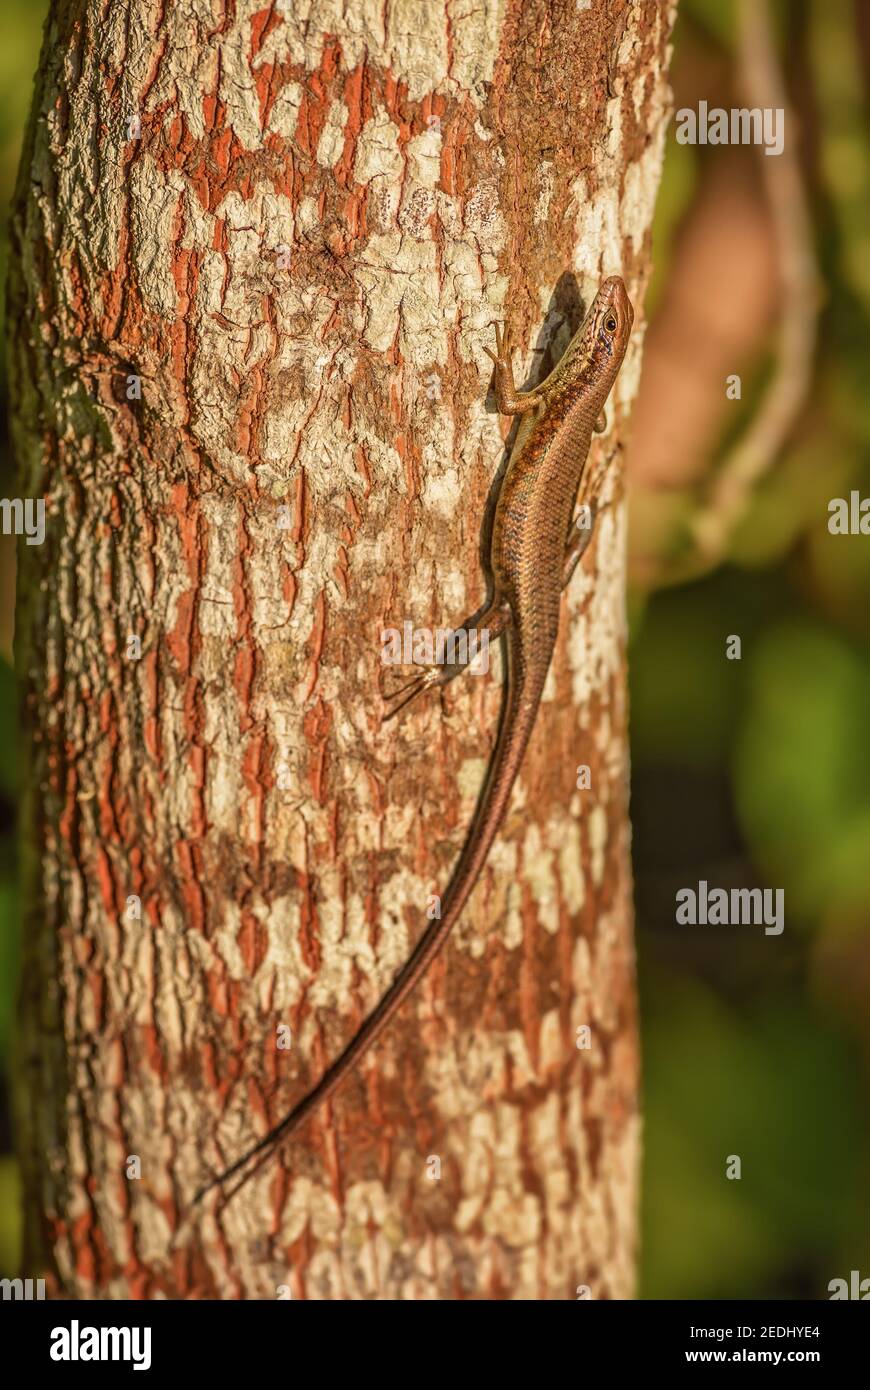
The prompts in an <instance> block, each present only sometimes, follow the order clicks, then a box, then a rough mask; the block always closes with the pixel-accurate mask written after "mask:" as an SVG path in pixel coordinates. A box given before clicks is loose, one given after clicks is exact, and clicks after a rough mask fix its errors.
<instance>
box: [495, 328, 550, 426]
mask: <svg viewBox="0 0 870 1390" xmlns="http://www.w3.org/2000/svg"><path fill="white" fill-rule="evenodd" d="M494 327H495V352H490V350H489V348H488V347H485V348H484V349H483V350H484V352H485V353H486V355H487V357H491V358H492V360H493V362H494V363H495V403H496V405H497V406H498V409H499V414H501V415H524V414H525V413H526V411H527V410H534V408H535V406H537V405H540V404H541V402H542V401H543V400H544V399H545V397H544V392H543V391H518V390H517V388H516V386H515V385H514V369H513V367H512V365H511V346H510V341H509V338H508V332H507V329H506V328H503V327H501V326H500V325H499V324H495V325H494Z"/></svg>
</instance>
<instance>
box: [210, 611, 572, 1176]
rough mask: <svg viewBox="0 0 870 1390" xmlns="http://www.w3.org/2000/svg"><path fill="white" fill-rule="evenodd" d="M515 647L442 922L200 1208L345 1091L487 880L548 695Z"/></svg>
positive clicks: (429, 931) (435, 924)
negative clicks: (313, 1080) (304, 1091)
mask: <svg viewBox="0 0 870 1390" xmlns="http://www.w3.org/2000/svg"><path fill="white" fill-rule="evenodd" d="M507 647H508V661H507V667H508V673H507V683H506V694H505V699H504V703H503V707H502V716H501V721H500V725H499V734H498V741H497V743H496V747H495V750H494V752H493V755H492V758H491V760H490V765H489V770H488V773H487V778H486V782H485V784H484V788H483V791H482V793H481V796H480V800H479V801H478V804H477V809H476V811H475V814H474V818H473V820H472V822H471V827H470V829H469V832H468V835H467V836H466V840H465V844H464V846H463V849H462V852H461V854H460V856H459V859H458V860H457V863H456V867H455V869H454V870H453V873H452V875H451V877H450V882H449V884H448V886H447V889H446V890H445V893H444V895H443V901H442V915H441V917H440V918H438V919H437V920H436V921H434V922H433V923H432V925H431V926H429V927H428V928H427V929H426V930H425V931H424V932H423V935H422V936H421V937H420V939H419V941H418V942H417V945H416V946H415V947H414V950H413V951H412V953H411V955H410V956H409V957H408V960H407V961H406V962H405V964H404V965H403V967H402V969H401V971H400V972H399V974H398V975H397V976H396V978H395V980H394V981H393V983H392V985H391V986H390V988H389V989H388V990H387V992H386V994H385V995H384V997H383V999H382V1000H381V1001H380V1003H379V1004H378V1005H377V1007H376V1008H375V1009H374V1010H373V1012H372V1013H370V1014H369V1016H368V1018H367V1019H366V1021H365V1023H363V1025H362V1027H361V1028H360V1029H359V1030H358V1032H357V1033H356V1034H355V1035H354V1037H353V1038H352V1039H351V1041H350V1042H349V1043H348V1045H347V1047H346V1048H345V1049H344V1051H343V1052H342V1053H341V1054H340V1055H339V1056H338V1057H337V1058H336V1060H335V1061H334V1062H333V1063H332V1065H331V1066H330V1067H329V1068H328V1069H327V1070H326V1071H325V1072H324V1074H323V1076H322V1077H321V1078H320V1080H319V1081H318V1083H317V1085H316V1086H315V1087H314V1089H313V1090H311V1091H309V1093H308V1095H307V1096H305V1098H304V1099H303V1100H301V1101H300V1102H299V1104H298V1105H297V1106H295V1107H294V1109H293V1110H291V1111H290V1113H289V1115H286V1116H285V1117H284V1119H283V1120H281V1121H280V1123H279V1124H277V1125H275V1127H274V1128H273V1129H271V1130H270V1131H269V1133H268V1134H266V1135H264V1136H263V1138H262V1139H260V1140H259V1141H258V1142H257V1143H256V1144H254V1145H253V1147H252V1148H250V1149H249V1150H248V1151H247V1153H245V1154H243V1155H242V1157H241V1158H240V1159H237V1161H236V1162H235V1163H233V1164H232V1165H231V1167H229V1168H227V1169H225V1170H224V1172H222V1173H220V1174H219V1175H218V1176H217V1177H216V1178H212V1179H211V1181H209V1182H208V1183H206V1185H205V1186H204V1187H202V1188H201V1189H200V1190H199V1192H198V1193H197V1194H196V1197H195V1198H194V1201H196V1202H198V1201H199V1199H200V1198H201V1197H203V1196H204V1195H205V1193H206V1192H208V1191H210V1189H211V1188H212V1187H215V1186H217V1185H219V1184H223V1183H225V1182H227V1181H228V1180H229V1179H230V1178H232V1177H234V1176H235V1175H236V1174H237V1173H239V1172H241V1170H242V1169H243V1168H246V1167H247V1165H248V1164H249V1163H252V1161H253V1160H254V1159H257V1160H258V1161H257V1162H256V1163H254V1164H253V1166H252V1168H251V1169H250V1172H248V1173H247V1174H246V1175H245V1177H244V1178H243V1179H242V1180H241V1181H240V1183H239V1184H238V1186H237V1187H236V1188H234V1189H233V1191H234V1192H235V1191H237V1190H238V1187H240V1186H242V1184H243V1183H244V1182H247V1180H248V1178H249V1177H251V1176H253V1174H254V1173H255V1172H256V1171H257V1169H258V1168H259V1167H260V1165H261V1164H262V1163H265V1162H266V1161H267V1159H268V1158H269V1156H270V1154H272V1153H273V1152H274V1150H275V1149H276V1147H277V1146H278V1145H279V1144H280V1143H282V1142H283V1141H284V1140H285V1139H288V1138H289V1137H290V1135H291V1134H293V1133H294V1132H295V1131H296V1130H297V1129H298V1128H299V1127H300V1125H302V1124H303V1123H304V1121H305V1120H306V1119H307V1118H308V1116H309V1115H310V1114H311V1113H312V1112H313V1111H314V1110H316V1109H317V1108H318V1107H319V1106H320V1105H322V1104H323V1102H324V1101H325V1100H327V1099H328V1098H329V1097H330V1096H331V1095H332V1094H333V1092H334V1091H335V1090H337V1088H338V1087H339V1086H340V1085H341V1083H342V1081H343V1080H344V1079H345V1077H346V1076H347V1075H348V1073H349V1072H350V1071H351V1070H352V1069H353V1068H354V1066H355V1065H356V1063H357V1062H358V1061H359V1060H360V1058H361V1057H362V1056H363V1054H364V1053H365V1052H366V1051H367V1050H368V1048H370V1047H371V1045H372V1043H373V1042H374V1041H375V1040H376V1038H378V1037H379V1035H380V1034H381V1033H382V1031H383V1030H384V1028H386V1026H387V1024H388V1023H389V1022H390V1020H391V1018H392V1017H393V1015H394V1014H395V1013H396V1011H397V1009H399V1008H401V1006H402V1004H403V1003H404V1001H405V1000H406V999H407V997H408V995H409V994H410V993H411V991H412V990H413V989H414V988H415V986H416V985H417V984H418V983H419V981H420V980H421V979H422V977H423V976H424V975H425V974H426V971H427V970H428V969H429V966H430V965H431V964H432V962H433V960H434V959H435V957H436V956H437V955H438V953H439V951H441V949H442V948H443V946H444V944H445V942H446V940H447V938H448V936H449V935H450V932H451V929H452V928H453V926H454V925H455V923H456V921H457V919H458V917H459V914H460V913H461V912H462V909H463V908H464V906H465V904H466V902H467V901H468V898H469V895H470V894H471V891H472V889H473V888H474V885H475V883H476V882H477V879H478V878H479V876H480V872H481V870H482V868H483V866H484V864H485V862H486V859H487V856H488V854H489V851H490V849H491V847H492V842H493V840H494V839H495V837H496V835H497V833H498V829H499V826H500V825H501V822H502V820H503V819H504V814H505V811H506V810H507V805H508V801H509V799H510V794H511V789H512V787H513V784H514V782H515V780H516V777H517V773H518V772H519V770H520V765H521V763H522V760H523V755H524V753H525V751H526V746H527V744H528V741H529V738H530V736H531V732H532V729H533V727H534V723H535V717H536V715H537V712H538V704H539V702H540V698H541V690H542V689H543V677H540V676H539V677H537V678H531V677H530V674H529V672H528V670H527V669H525V666H524V663H520V662H518V661H517V660H516V655H517V654H516V651H515V647H514V640H513V635H512V633H511V632H510V630H509V631H508V640H507ZM518 668H519V669H518ZM544 675H546V672H544ZM532 687H534V688H532ZM232 1195H233V1194H232V1193H230V1194H229V1196H232ZM228 1199H229V1198H228Z"/></svg>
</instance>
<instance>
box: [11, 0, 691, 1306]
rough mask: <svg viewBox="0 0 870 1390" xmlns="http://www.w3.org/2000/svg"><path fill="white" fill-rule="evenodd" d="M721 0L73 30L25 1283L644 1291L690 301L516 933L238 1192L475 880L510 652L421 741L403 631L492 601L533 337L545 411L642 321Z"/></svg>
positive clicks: (396, 1030) (532, 820)
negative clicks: (219, 1193)
mask: <svg viewBox="0 0 870 1390" xmlns="http://www.w3.org/2000/svg"><path fill="white" fill-rule="evenodd" d="M672 8H673V7H672V4H671V3H670V0H649V3H645V4H643V5H630V6H629V5H628V4H620V3H618V0H617V2H616V3H604V0H577V3H568V0H522V3H520V0H479V2H478V3H477V4H475V5H473V6H472V5H467V4H465V3H464V0H353V3H348V2H347V0H296V3H291V2H290V0H284V2H283V3H273V4H271V5H267V6H265V7H262V6H259V7H258V6H257V5H256V4H254V3H250V0H237V2H236V3H235V4H229V3H228V4H226V5H225V6H224V5H221V4H220V3H218V0H211V3H209V0H176V3H173V4H170V5H164V4H158V3H149V2H148V0H117V3H113V4H111V5H105V4H104V3H103V0H58V2H57V3H56V4H55V5H54V7H53V10H52V14H51V17H50V20H49V23H48V28H47V34H46V43H45V49H44V53H43V58H42V62H41V66H40V70H39V73H38V77H37V88H36V96H35V103H34V110H33V116H32V121H31V126H30V130H29V135H28V142H27V146H26V150H25V155H24V161H23V166H22V176H21V181H20V186H19V194H18V198H17V204H16V207H15V211H14V242H15V245H14V261H13V269H12V279H11V286H10V321H11V335H12V336H11V373H12V383H13V392H14V403H15V430H16V438H17V447H18V450H19V457H20V464H21V484H20V491H21V495H22V496H41V497H44V498H45V499H46V504H47V537H46V541H45V544H44V545H43V546H42V547H41V548H38V547H24V546H22V549H21V574H20V592H19V606H18V616H17V623H18V629H17V635H16V646H17V660H18V663H19V669H20V673H21V677H22V684H23V698H24V707H25V712H26V725H27V733H26V742H27V760H28V768H27V774H26V775H27V786H28V789H29V790H28V794H27V802H26V811H25V816H24V840H25V845H26V848H27V862H26V873H25V879H26V882H25V901H26V916H25V928H24V930H25V941H24V946H25V957H26V959H25V974H24V984H23V997H22V1026H21V1044H20V1066H19V1075H20V1077H21V1080H22V1084H21V1087H20V1097H19V1111H20V1115H19V1136H20V1148H21V1157H22V1163H23V1167H24V1174H25V1186H26V1203H27V1215H26V1228H27V1249H26V1254H25V1264H26V1267H27V1272H28V1273H29V1274H32V1275H37V1274H39V1273H44V1272H47V1273H49V1275H50V1277H52V1278H53V1280H54V1286H55V1287H56V1288H58V1289H61V1290H63V1291H64V1292H65V1293H66V1294H67V1295H70V1296H79V1297H84V1298H91V1297H112V1298H117V1297H122V1298H123V1297H161V1296H164V1297H166V1296H168V1297H202V1296H206V1297H220V1298H235V1297H276V1296H279V1297H280V1296H286V1295H287V1294H288V1293H290V1294H292V1296H293V1297H308V1298H477V1297H495V1298H506V1297H508V1298H509V1297H523V1298H533V1299H537V1298H574V1297H576V1290H577V1286H578V1285H585V1286H588V1287H589V1290H590V1291H591V1294H592V1296H593V1297H627V1296H630V1295H631V1293H632V1289H633V1263H634V1251H635V1202H636V1172H637V1157H638V1120H637V1058H636V1035H635V1012H634V986H633V953H632V946H631V888H630V870H629V833H628V819H627V748H626V696H625V673H624V619H623V604H624V594H623V588H624V540H625V515H624V507H623V504H622V500H621V499H622V468H621V447H620V446H619V440H620V438H621V437H622V435H623V433H624V427H625V422H626V417H627V412H628V408H629V405H630V402H631V400H632V398H633V396H634V394H635V390H636V386H637V378H638V371H639V360H640V342H641V337H642V326H640V325H642V314H639V326H638V329H637V331H636V333H635V337H634V341H633V344H632V346H631V348H630V351H629V357H628V359H627V362H626V365H625V367H624V369H623V372H622V375H621V377H620V379H619V382H618V385H617V390H616V393H615V398H614V400H613V402H612V405H611V407H610V417H611V418H610V421H609V425H610V428H609V430H608V433H607V434H606V435H605V436H604V437H603V438H601V439H597V440H596V441H595V443H594V444H593V458H592V466H593V470H597V471H599V472H603V469H604V466H605V463H606V462H607V460H608V459H611V460H612V462H611V463H610V466H609V468H608V469H607V472H606V474H605V475H604V484H603V486H604V496H605V498H607V499H609V500H610V501H611V502H612V505H611V506H610V507H609V508H608V509H607V510H606V511H605V512H604V513H603V514H602V516H601V518H600V520H599V523H598V529H597V539H596V542H595V544H594V545H593V547H592V548H591V550H590V551H589V552H587V556H586V558H585V560H584V562H583V565H582V567H581V570H580V571H578V573H577V575H576V576H575V579H574V581H573V583H572V585H571V588H570V591H569V593H568V595H567V596H566V598H565V600H564V616H563V624H562V632H561V636H560V641H559V647H558V650H557V655H556V660H555V662H554V667H553V670H552V672H551V678H550V683H549V687H548V691H547V695H546V697H545V701H544V704H543V707H542V709H541V713H540V717H539V724H538V728H537V730H536V733H535V736H534V739H533V743H532V747H531V749H530V752H529V755H528V759H527V763H526V766H525V769H524V772H523V774H522V777H521V779H520V782H519V784H518V786H517V788H516V790H515V793H514V797H513V801H512V806H511V811H510V814H509V816H508V819H507V822H506V824H505V826H504V829H503V833H502V835H501V837H500V839H499V842H498V844H497V846H496V849H495V851H494V853H493V854H492V857H491V860H490V863H489V866H488V868H487V871H486V873H485V875H484V878H483V880H482V882H481V883H480V885H479V886H478V888H477V890H476V892H475V894H474V897H473V900H472V904H471V905H470V907H469V909H468V910H467V911H466V913H465V914H464V917H463V920H462V922H461V924H460V925H459V927H458V928H457V930H456V933H455V936H454V938H453V940H452V941H451V943H450V945H449V946H448V948H447V951H446V952H445V954H444V955H443V956H442V958H441V960H440V962H439V963H438V964H437V966H436V968H435V969H434V970H433V971H432V972H431V975H430V977H429V978H428V979H427V981H426V982H425V984H424V986H423V987H422V988H421V989H420V990H419V992H418V993H417V995H416V997H415V998H414V999H413V1000H412V1001H411V1002H410V1003H409V1004H408V1005H406V1006H405V1008H404V1009H403V1010H402V1013H401V1016H400V1018H399V1019H398V1020H397V1021H396V1022H395V1024H394V1025H393V1026H392V1027H391V1029H390V1030H389V1034H388V1036H387V1037H386V1038H385V1040H384V1041H383V1042H382V1043H381V1044H380V1045H379V1046H378V1047H377V1048H376V1049H375V1052H374V1054H373V1055H371V1056H370V1057H369V1058H368V1059H367V1062H366V1063H365V1064H364V1065H363V1066H362V1067H361V1068H360V1069H359V1071H358V1073H357V1074H356V1075H355V1076H354V1077H353V1078H352V1079H351V1080H350V1082H349V1083H348V1084H347V1085H346V1087H345V1088H344V1090H343V1092H342V1093H341V1095H340V1096H339V1098H338V1099H337V1100H336V1102H335V1103H334V1105H333V1106H332V1107H331V1108H330V1110H328V1111H326V1112H323V1113H321V1114H319V1115H318V1116H316V1117H315V1118H314V1119H313V1120H312V1121H311V1122H309V1124H308V1125H307V1127H306V1129H305V1130H304V1132H303V1133H302V1134H301V1135H300V1137H299V1138H298V1140H296V1141H294V1142H293V1143H291V1144H290V1145H289V1146H287V1147H286V1148H285V1149H284V1151H283V1152H282V1154H281V1157H280V1160H279V1161H278V1162H277V1163H274V1164H272V1165H270V1166H268V1167H267V1168H265V1169H263V1170H262V1172H260V1173H259V1174H258V1175H257V1176H256V1177H255V1178H254V1179H253V1181H251V1182H250V1183H249V1184H248V1185H247V1186H246V1187H245V1188H243V1189H242V1191H241V1192H240V1193H239V1194H238V1195H237V1196H236V1197H235V1198H234V1199H233V1200H232V1201H231V1202H230V1203H229V1204H228V1205H226V1206H224V1207H222V1208H221V1206H220V1205H219V1203H218V1201H217V1200H216V1199H215V1198H214V1197H213V1198H211V1199H209V1200H208V1201H207V1202H206V1203H205V1204H204V1206H203V1207H202V1208H199V1209H196V1210H195V1211H193V1212H191V1210H190V1202H191V1197H192V1195H193V1193H194V1191H195V1190H196V1188H197V1187H198V1185H199V1184H200V1183H201V1182H202V1181H204V1180H205V1179H206V1178H207V1177H208V1176H209V1175H210V1174H211V1173H213V1172H214V1171H216V1170H217V1169H218V1168H220V1167H221V1166H223V1165H224V1164H225V1163H227V1162H229V1161H231V1160H232V1159H233V1158H235V1157H237V1156H238V1155H239V1153H240V1152H241V1151H242V1150H243V1149H244V1148H246V1147H247V1145H248V1143H249V1142H250V1140H251V1139H252V1137H254V1136H255V1135H257V1134H260V1133H262V1132H263V1131H264V1130H265V1128H266V1127H267V1126H268V1124H269V1123H271V1122H274V1121H275V1120H276V1119H278V1118H279V1117H280V1116H281V1115H282V1114H283V1113H284V1112H285V1111H286V1110H287V1109H289V1108H290V1106H292V1105H293V1104H294V1103H295V1101H296V1100H297V1099H298V1098H299V1097H300V1096H301V1095H302V1094H303V1093H304V1092H305V1091H306V1090H307V1089H308V1088H309V1087H310V1085H311V1084H312V1083H313V1082H314V1081H315V1080H316V1079H317V1078H318V1076H319V1075H320V1073H321V1072H322V1070H323V1068H324V1067H325V1066H326V1065H327V1063H328V1062H329V1061H330V1059H332V1058H334V1057H335V1055H336V1054H337V1053H338V1052H339V1051H340V1050H341V1048H342V1046H343V1045H344V1044H345V1042H346V1041H347V1040H348V1039H349V1037H350V1036H351V1035H352V1033H353V1032H354V1031H355V1029H356V1028H357V1027H358V1025H359V1023H360V1022H361V1020H362V1019H363V1018H364V1016H365V1015H366V1014H367V1013H368V1012H369V1011H370V1010H371V1008H372V1007H373V1005H374V1004H375V1003H376V1001H377V1000H378V999H379V998H380V996H381V995H382V994H383V993H384V991H385V990H386V988H387V986H388V985H389V983H390V981H391V979H392V978H393V976H394V975H395V973H396V971H397V970H398V969H399V967H400V966H401V964H402V963H403V961H404V960H405V959H406V957H407V955H408V954H409V951H410V949H411V946H412V944H413V942H414V941H415V940H416V938H417V936H418V934H419V933H420V931H421V930H423V928H424V926H425V923H426V918H425V911H426V907H427V902H428V900H429V897H430V895H431V894H433V893H437V892H439V891H440V890H441V889H443V886H444V884H445V883H446V880H447V877H448V875H449V873H450V870H451V866H452V864H453V861H454V859H455V856H456V854H457V852H458V850H459V848H460V846H461V843H462V838H463V835H464V832H465V828H466V826H467V823H468V820H469V818H470V816H471V813H472V811H473V808H474V804H475V801H476V797H477V794H478V790H479V788H480V785H481V781H482V778H483V775H484V770H485V767H486V762H487V758H488V755H489V751H490V749H491V747H492V743H493V740H494V735H495V730H496V724H497V718H498V711H499V705H500V688H499V681H498V674H499V673H498V667H497V664H496V666H495V668H494V670H493V671H492V672H491V674H490V676H489V677H488V678H485V679H484V678H476V677H467V678H465V680H464V681H460V682H457V683H456V684H455V685H454V686H452V687H451V688H450V690H449V692H447V693H446V695H445V697H444V700H443V702H440V701H439V699H438V697H437V696H436V697H432V698H430V701H429V703H427V704H425V705H422V706H420V707H419V708H417V709H415V710H414V711H413V712H411V713H409V715H408V717H407V718H406V719H405V720H404V721H403V722H400V723H398V724H388V725H386V726H383V727H382V725H381V712H382V704H381V695H382V693H383V692H385V691H388V690H389V689H390V688H392V687H394V686H395V685H396V684H398V683H399V682H398V675H397V672H396V669H395V668H392V670H391V669H390V668H388V667H384V666H383V665H382V662H381V649H382V642H381V632H382V629H384V628H386V627H391V626H392V627H397V628H400V627H401V625H402V623H403V622H405V621H411V622H413V623H414V624H416V625H418V626H419V625H425V626H429V627H436V626H446V625H448V624H455V623H458V622H461V621H462V620H464V619H465V618H466V617H468V616H469V615H470V614H471V613H473V612H474V611H475V609H477V608H478V607H479V606H480V604H481V603H482V601H483V598H484V594H485V579H484V576H483V573H482V571H481V567H480V542H481V525H482V519H483V517H484V513H485V508H486V503H487V498H488V495H489V493H490V489H491V486H492V482H493V478H494V476H495V474H496V472H497V469H498V466H499V464H500V462H501V460H502V458H503V456H504V440H505V437H506V435H507V424H506V422H500V421H499V419H498V417H497V415H496V414H495V413H494V408H493V405H492V401H491V398H490V399H489V400H488V399H487V392H488V387H489V382H490V376H491V364H490V363H489V360H488V358H487V357H486V356H485V354H484V352H483V350H482V349H483V345H484V344H487V345H491V343H492V340H493V339H492V327H491V325H492V324H493V322H494V321H496V320H502V319H505V320H507V322H508V324H509V326H510V329H511V331H512V335H513V339H514V342H515V343H516V344H518V345H522V347H521V350H520V351H518V352H517V354H516V367H517V371H518V376H520V377H522V376H523V375H524V374H525V373H529V374H530V375H531V376H532V377H534V378H537V377H538V376H539V375H540V374H541V372H542V371H544V370H546V368H547V366H548V364H549V363H550V362H552V361H553V360H555V358H556V357H558V355H559V354H560V352H561V350H562V348H563V347H564V345H565V343H566V342H567V339H568V335H569V332H570V331H571V330H572V329H573V327H574V326H575V325H576V322H577V317H578V314H579V304H578V299H582V300H583V301H585V302H588V299H589V296H590V294H591V293H592V292H593V291H594V289H595V288H596V286H597V283H598V281H599V280H600V278H602V276H604V275H606V274H610V273H613V272H619V273H621V274H623V276H624V277H625V279H626V281H627V283H628V286H629V292H630V294H631V295H632V298H633V300H634V302H635V305H636V306H637V308H638V309H639V308H640V306H641V304H642V298H643V292H644V288H645V281H646V276H647V270H648V260H649V226H650V219H651V215H652V210H653V204H654V198H655V192H656V186H657V181H658V175H659V168H660V161H661V155H662V145H663V138H664V130H665V126H666V122H667V116H668V112H669V93H668V89H667V84H666V68H667V59H668V43H669V35H670V26H671V22H672V18H673V14H672ZM533 348H536V351H535V352H533V351H532V349H533ZM527 349H528V350H527ZM137 379H138V380H140V381H141V398H137V395H136V389H137V388H136V380H137ZM135 638H138V639H139V644H140V646H138V647H137V644H136V642H135V641H132V640H131V639H135ZM583 764H586V765H588V766H589V768H590V771H591V788H590V789H588V790H582V789H578V787H577V769H578V766H580V765H583ZM137 900H138V903H140V904H141V914H140V915H139V916H137V915H136V913H137ZM583 1026H588V1028H589V1029H590V1030H591V1032H590V1046H589V1048H588V1049H584V1050H581V1049H579V1048H578V1046H577V1036H578V1032H577V1030H578V1029H579V1028H581V1027H583ZM284 1028H289V1029H290V1030H292V1046H291V1047H289V1048H286V1047H280V1046H278V1042H279V1039H285V1040H286V1034H284V1033H282V1032H281V1030H282V1029H284ZM436 1159H437V1160H439V1162H438V1163H436V1162H435V1161H434V1160H436ZM136 1160H138V1163H137V1161H136ZM439 1170H440V1176H438V1175H437V1174H438V1173H439ZM137 1174H138V1175H137Z"/></svg>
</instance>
